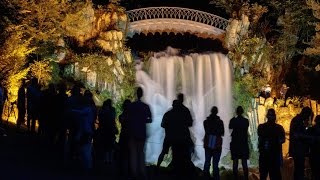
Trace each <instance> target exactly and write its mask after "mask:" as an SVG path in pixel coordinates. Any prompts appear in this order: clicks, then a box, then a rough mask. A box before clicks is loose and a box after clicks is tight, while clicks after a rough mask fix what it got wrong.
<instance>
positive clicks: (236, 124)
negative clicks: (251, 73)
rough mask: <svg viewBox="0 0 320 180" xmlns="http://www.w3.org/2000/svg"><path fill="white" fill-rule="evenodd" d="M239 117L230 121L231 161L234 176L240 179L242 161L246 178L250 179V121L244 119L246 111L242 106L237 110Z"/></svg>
mask: <svg viewBox="0 0 320 180" xmlns="http://www.w3.org/2000/svg"><path fill="white" fill-rule="evenodd" d="M236 113H237V117H234V118H232V119H231V120H230V123H229V129H231V130H232V133H231V143H230V151H231V159H232V160H233V176H234V179H238V161H239V159H241V163H242V168H243V173H244V178H245V179H248V164H247V160H248V159H249V144H248V128H249V120H248V119H247V118H244V117H243V116H242V114H243V113H244V110H243V108H242V107H241V106H238V107H237V109H236Z"/></svg>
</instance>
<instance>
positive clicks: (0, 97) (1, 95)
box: [0, 84, 7, 124]
mask: <svg viewBox="0 0 320 180" xmlns="http://www.w3.org/2000/svg"><path fill="white" fill-rule="evenodd" d="M6 99H7V92H6V88H5V87H4V86H2V84H0V124H1V123H2V113H3V107H4V103H5V102H6Z"/></svg>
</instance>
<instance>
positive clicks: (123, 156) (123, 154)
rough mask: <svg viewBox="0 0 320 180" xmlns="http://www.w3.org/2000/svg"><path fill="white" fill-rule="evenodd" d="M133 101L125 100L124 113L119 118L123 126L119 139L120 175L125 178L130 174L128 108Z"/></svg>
mask: <svg viewBox="0 0 320 180" xmlns="http://www.w3.org/2000/svg"><path fill="white" fill-rule="evenodd" d="M130 103H131V101H130V100H129V99H126V100H124V102H123V104H122V113H121V114H120V116H119V121H120V124H121V132H120V138H119V146H120V173H121V174H122V175H123V176H127V175H128V172H129V150H128V148H129V146H128V138H129V136H128V118H129V117H128V107H129V105H130Z"/></svg>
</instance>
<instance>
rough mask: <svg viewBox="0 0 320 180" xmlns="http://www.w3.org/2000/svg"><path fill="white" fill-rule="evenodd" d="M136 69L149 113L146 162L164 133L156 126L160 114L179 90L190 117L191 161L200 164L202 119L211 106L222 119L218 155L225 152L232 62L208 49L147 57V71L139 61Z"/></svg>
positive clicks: (153, 157)
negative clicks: (186, 53)
mask: <svg viewBox="0 0 320 180" xmlns="http://www.w3.org/2000/svg"><path fill="white" fill-rule="evenodd" d="M136 69H137V72H136V81H137V83H138V85H139V86H141V87H142V88H143V90H144V101H145V102H146V103H148V104H149V105H150V108H151V111H152V116H153V122H152V123H151V124H149V125H148V128H147V131H148V139H147V141H146V162H147V163H151V164H154V163H156V162H157V158H158V156H159V154H160V152H161V150H162V143H163V139H164V135H165V134H164V129H163V128H161V126H160V124H161V121H162V117H163V115H164V113H165V112H166V111H167V110H169V109H170V108H171V104H172V101H173V100H174V99H175V98H176V95H177V93H180V92H181V93H183V94H184V95H185V102H184V104H185V105H186V106H187V107H188V108H189V109H190V111H191V113H192V116H193V120H194V122H193V126H192V127H191V128H190V131H191V134H192V137H193V141H194V143H195V153H194V154H193V157H192V161H193V162H194V164H195V165H196V166H197V167H199V168H203V164H204V149H203V141H202V140H203V137H204V128H203V121H204V120H205V119H206V117H207V116H208V115H209V114H210V110H211V107H212V106H217V107H218V109H219V113H218V115H219V116H220V118H221V119H222V120H223V122H224V127H225V136H224V138H223V151H222V157H223V156H225V155H226V154H227V152H228V151H229V144H230V132H229V129H228V125H229V120H230V119H231V118H232V114H233V109H232V92H231V91H232V90H231V88H232V66H231V63H230V61H229V59H228V58H227V57H226V56H225V55H223V54H220V53H211V54H191V55H188V56H184V57H181V56H176V55H174V56H172V55H168V54H164V56H162V57H152V58H151V59H150V68H149V72H145V71H143V70H142V68H141V66H140V65H137V67H136Z"/></svg>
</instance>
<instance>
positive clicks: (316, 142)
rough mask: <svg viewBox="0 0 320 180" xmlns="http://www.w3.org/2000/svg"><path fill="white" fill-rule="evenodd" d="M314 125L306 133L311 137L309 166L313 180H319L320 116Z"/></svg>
mask: <svg viewBox="0 0 320 180" xmlns="http://www.w3.org/2000/svg"><path fill="white" fill-rule="evenodd" d="M314 121H315V125H313V126H312V127H311V128H310V129H309V130H308V131H309V133H310V135H311V137H312V143H311V146H310V166H311V172H312V179H313V180H320V171H319V169H318V168H319V167H320V154H319V152H320V115H317V116H316V118H315V120H314Z"/></svg>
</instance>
